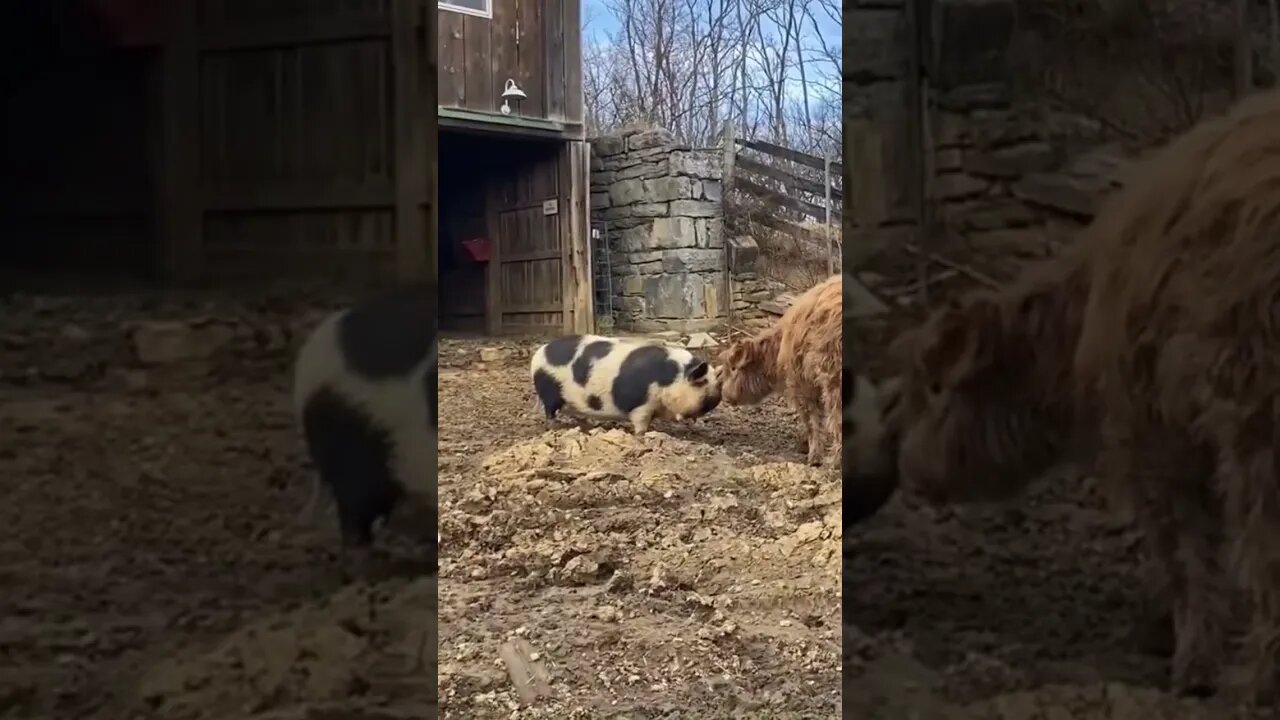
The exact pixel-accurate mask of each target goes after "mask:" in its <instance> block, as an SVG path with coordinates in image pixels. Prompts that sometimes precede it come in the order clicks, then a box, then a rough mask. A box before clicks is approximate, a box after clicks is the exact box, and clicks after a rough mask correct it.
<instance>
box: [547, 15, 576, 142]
mask: <svg viewBox="0 0 1280 720" xmlns="http://www.w3.org/2000/svg"><path fill="white" fill-rule="evenodd" d="M565 1H566V0H547V2H546V10H545V12H544V13H543V24H544V30H543V36H544V37H545V38H546V51H545V55H546V78H545V79H544V80H543V87H545V88H546V93H547V104H546V116H547V117H548V118H551V119H553V120H562V119H564V118H565V116H566V115H567V112H566V109H565V87H564V76H565V75H564V61H565V47H564V16H565V13H564V3H565ZM574 1H576V0H574Z"/></svg>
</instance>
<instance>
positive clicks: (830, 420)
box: [720, 275, 844, 465]
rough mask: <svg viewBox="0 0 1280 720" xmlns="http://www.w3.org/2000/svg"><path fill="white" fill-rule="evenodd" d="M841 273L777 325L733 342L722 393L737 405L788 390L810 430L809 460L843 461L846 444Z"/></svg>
mask: <svg viewBox="0 0 1280 720" xmlns="http://www.w3.org/2000/svg"><path fill="white" fill-rule="evenodd" d="M843 287H844V286H843V283H842V282H841V278H840V276H839V275H836V276H834V277H831V278H828V279H826V280H824V281H822V282H821V283H818V284H817V285H815V286H814V287H812V288H810V289H809V290H807V291H805V292H804V293H803V294H802V295H800V296H799V297H797V298H796V299H795V302H794V303H793V304H792V305H791V307H790V308H788V309H787V312H786V314H784V315H783V316H782V319H780V320H779V321H778V323H777V325H774V326H773V327H771V328H769V329H768V330H765V331H763V332H761V333H759V334H757V335H756V336H755V337H752V338H748V339H746V340H739V341H737V342H735V343H733V344H732V345H730V346H729V347H728V348H727V349H726V350H725V351H724V352H723V353H722V354H721V358H720V361H721V363H722V365H723V366H724V372H725V376H724V384H723V386H722V389H721V395H722V397H723V398H724V400H725V402H727V403H730V404H733V405H751V404H755V403H758V402H760V401H761V400H763V399H764V398H765V397H766V396H768V395H769V394H770V393H772V392H773V391H775V390H782V392H783V394H784V396H785V397H786V398H787V401H788V402H789V403H790V404H791V407H792V408H794V409H795V411H796V412H797V413H798V414H799V415H800V419H801V421H802V422H803V423H804V426H805V428H806V430H807V432H806V440H807V442H806V445H807V450H808V457H809V462H810V463H811V464H814V465H818V464H821V463H822V462H823V461H824V460H829V461H832V462H838V460H836V458H838V457H839V450H840V417H841V416H840V367H841V362H840V360H841V354H842V353H841V349H842V348H841V335H842V334H843V333H842V327H841V309H842V302H841V293H842V290H843Z"/></svg>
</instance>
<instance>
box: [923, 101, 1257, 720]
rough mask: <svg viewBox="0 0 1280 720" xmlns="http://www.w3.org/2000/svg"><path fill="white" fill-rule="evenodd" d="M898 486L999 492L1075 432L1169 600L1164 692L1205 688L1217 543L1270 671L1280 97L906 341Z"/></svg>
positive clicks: (1172, 156) (1137, 180)
mask: <svg viewBox="0 0 1280 720" xmlns="http://www.w3.org/2000/svg"><path fill="white" fill-rule="evenodd" d="M898 351H899V352H901V353H903V357H904V359H905V360H907V362H908V365H907V372H906V376H905V387H904V393H905V395H904V397H905V398H906V413H907V415H908V416H909V418H910V421H909V423H907V424H906V426H905V432H904V437H903V441H902V446H901V453H900V459H899V470H900V472H901V473H902V481H903V482H904V483H906V484H909V485H912V486H916V487H919V488H920V489H921V490H922V491H923V493H924V494H925V495H926V496H928V497H930V498H932V499H934V500H936V501H946V500H966V499H981V498H984V497H994V496H1001V495H1008V494H1010V493H1011V492H1015V491H1016V490H1017V489H1019V488H1020V487H1021V486H1022V484H1023V483H1025V481H1027V480H1028V479H1030V477H1031V476H1032V475H1034V474H1035V473H1036V472H1038V471H1040V470H1043V469H1045V468H1046V466H1047V465H1048V464H1049V463H1050V462H1052V461H1053V460H1055V459H1057V458H1058V457H1060V456H1061V453H1062V452H1063V451H1064V450H1067V449H1068V447H1067V445H1066V443H1065V441H1066V440H1067V439H1068V438H1070V437H1071V435H1070V433H1071V431H1073V430H1087V431H1089V432H1087V433H1086V434H1085V435H1084V437H1087V438H1088V439H1089V440H1090V442H1091V444H1096V448H1094V449H1095V450H1096V452H1097V460H1098V470H1099V472H1100V474H1101V476H1102V478H1103V480H1104V482H1105V483H1106V485H1107V486H1108V488H1109V489H1110V490H1111V491H1112V494H1113V495H1114V496H1115V497H1116V498H1118V499H1120V500H1123V501H1124V502H1125V504H1126V505H1127V506H1128V507H1129V509H1130V510H1132V511H1133V512H1134V513H1135V516H1136V519H1137V521H1138V523H1139V526H1140V527H1141V528H1142V529H1143V530H1144V532H1145V534H1146V536H1147V541H1148V547H1149V549H1150V551H1151V555H1152V560H1153V561H1154V563H1155V564H1156V565H1157V566H1158V568H1159V569H1160V570H1161V572H1162V574H1163V579H1164V581H1165V582H1166V583H1167V586H1168V589H1169V591H1170V594H1171V595H1172V598H1173V600H1172V605H1173V608H1172V611H1173V624H1174V631H1175V636H1176V645H1175V649H1174V653H1173V664H1172V676H1173V683H1174V685H1175V686H1176V687H1177V688H1178V689H1180V690H1182V691H1204V690H1208V689H1210V688H1213V687H1216V685H1217V682H1218V677H1217V674H1218V671H1219V668H1220V666H1221V660H1222V654H1223V652H1224V649H1225V637H1226V629H1225V623H1226V619H1227V618H1226V615H1227V607H1228V603H1227V601H1226V600H1225V599H1224V598H1223V594H1224V591H1223V588H1222V585H1223V578H1222V577H1221V574H1222V573H1221V568H1220V560H1221V558H1222V543H1221V540H1222V538H1221V537H1220V535H1223V534H1226V535H1228V536H1229V537H1231V539H1232V540H1233V541H1234V543H1233V547H1234V550H1235V552H1233V553H1232V554H1231V561H1232V564H1233V565H1234V568H1235V570H1236V571H1237V574H1238V577H1239V579H1240V580H1241V581H1242V583H1243V584H1244V587H1245V589H1246V590H1247V592H1248V597H1249V599H1250V600H1251V601H1252V613H1253V619H1252V623H1251V630H1252V632H1251V636H1250V643H1249V650H1250V652H1251V656H1252V657H1251V660H1252V669H1253V673H1252V678H1251V686H1250V695H1251V697H1252V698H1253V699H1254V700H1257V701H1259V702H1270V701H1273V700H1274V699H1275V694H1276V690H1277V687H1278V686H1277V683H1278V682H1280V456H1278V455H1277V451H1278V448H1280V93H1277V92H1271V93H1266V94H1262V95H1259V96H1257V97H1253V98H1250V99H1248V100H1246V101H1244V102H1242V103H1241V104H1239V105H1238V106H1237V107H1236V108H1234V109H1233V110H1232V111H1231V112H1230V113H1229V114H1228V115H1226V116H1224V117H1221V118H1216V119H1214V120H1210V121H1207V122H1204V123H1202V124H1201V125H1200V126H1198V127H1197V128H1195V129H1193V130H1192V131H1190V132H1189V133H1187V134H1186V135H1184V136H1183V137H1181V138H1179V139H1178V140H1176V141H1174V142H1173V143H1171V144H1170V145H1169V146H1168V147H1166V148H1164V149H1163V150H1161V151H1160V152H1159V153H1157V154H1156V155H1154V156H1153V157H1152V158H1151V159H1149V160H1148V161H1147V162H1145V163H1143V164H1142V165H1141V166H1139V167H1138V168H1137V172H1136V173H1135V174H1134V176H1133V177H1132V179H1131V180H1130V182H1129V183H1128V186H1127V187H1126V188H1125V189H1124V190H1122V191H1120V192H1118V193H1117V194H1116V195H1114V196H1113V197H1112V198H1110V199H1109V200H1108V202H1106V203H1105V204H1104V207H1103V208H1102V210H1101V212H1100V213H1099V215H1098V217H1097V218H1096V219H1095V221H1094V223H1093V224H1092V225H1090V227H1089V228H1088V229H1087V230H1086V231H1085V233H1084V234H1083V237H1082V238H1081V240H1079V241H1078V243H1077V245H1076V246H1075V247H1074V248H1073V249H1072V250H1071V251H1069V252H1067V253H1066V254H1064V255H1063V256H1062V257H1060V258H1058V259H1057V260H1055V261H1052V262H1050V263H1048V264H1047V265H1046V266H1045V267H1042V268H1038V269H1036V270H1034V271H1032V272H1030V273H1028V274H1026V275H1025V276H1024V278H1023V279H1022V280H1021V281H1020V282H1018V283H1017V284H1015V285H1014V286H1013V287H1011V288H1009V289H1008V290H1005V291H1003V292H1000V293H994V294H992V293H987V294H981V295H978V296H975V297H972V298H969V299H967V300H966V301H965V302H963V303H962V304H960V305H959V306H957V307H952V308H949V309H946V310H943V311H941V312H940V313H939V314H938V315H936V316H935V317H934V318H933V319H932V320H931V321H930V322H929V323H928V324H926V326H925V327H923V328H921V329H920V330H918V331H916V332H913V333H911V334H909V335H907V336H905V337H904V338H902V339H901V341H900V343H899V345H898Z"/></svg>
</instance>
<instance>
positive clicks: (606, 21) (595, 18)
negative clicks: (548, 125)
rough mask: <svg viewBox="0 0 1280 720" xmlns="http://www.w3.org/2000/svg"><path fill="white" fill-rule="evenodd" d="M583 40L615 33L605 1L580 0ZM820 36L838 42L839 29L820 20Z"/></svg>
mask: <svg viewBox="0 0 1280 720" xmlns="http://www.w3.org/2000/svg"><path fill="white" fill-rule="evenodd" d="M582 24H583V38H584V39H585V40H586V41H587V42H593V41H595V40H605V39H607V38H608V36H609V34H611V33H613V32H615V31H617V29H618V21H617V18H615V17H614V16H613V13H612V12H610V11H609V8H608V6H607V5H606V4H605V0H582ZM822 24H823V27H822V35H823V37H824V38H826V40H827V42H828V43H832V42H839V39H840V27H839V26H838V25H836V24H834V23H832V22H829V21H828V20H827V19H826V18H822Z"/></svg>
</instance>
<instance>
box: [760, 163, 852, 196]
mask: <svg viewBox="0 0 1280 720" xmlns="http://www.w3.org/2000/svg"><path fill="white" fill-rule="evenodd" d="M736 162H737V167H738V168H740V169H742V170H746V171H748V172H753V173H756V174H759V175H764V176H765V177H768V178H772V179H774V180H778V181H780V182H784V183H789V184H791V185H794V186H796V187H798V188H800V189H801V190H804V191H805V192H807V193H810V194H812V195H821V196H825V195H826V193H824V192H823V190H822V183H820V182H814V181H812V180H807V179H805V178H802V177H797V176H796V175H794V174H792V173H789V172H787V171H786V170H783V169H782V168H776V167H771V166H769V165H765V164H764V163H762V162H756V161H755V160H752V159H751V158H746V157H740V158H738V159H737V161H736ZM828 188H829V189H830V190H831V197H832V198H833V199H835V200H843V199H844V194H843V193H842V192H840V190H838V189H837V188H833V187H830V186H828Z"/></svg>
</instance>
